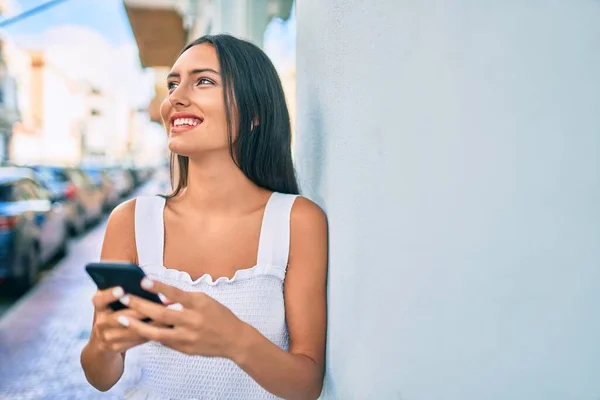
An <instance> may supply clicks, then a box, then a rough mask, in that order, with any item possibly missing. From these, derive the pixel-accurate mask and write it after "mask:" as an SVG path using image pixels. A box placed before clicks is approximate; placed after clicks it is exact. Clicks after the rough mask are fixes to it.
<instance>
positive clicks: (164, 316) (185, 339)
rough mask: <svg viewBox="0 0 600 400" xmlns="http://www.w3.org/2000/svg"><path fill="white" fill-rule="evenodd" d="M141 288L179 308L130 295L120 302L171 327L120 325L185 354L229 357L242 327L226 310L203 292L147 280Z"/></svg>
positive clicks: (124, 321) (125, 322)
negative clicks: (160, 295) (187, 290)
mask: <svg viewBox="0 0 600 400" xmlns="http://www.w3.org/2000/svg"><path fill="white" fill-rule="evenodd" d="M142 287H143V288H144V289H145V290H147V291H149V292H152V293H157V294H158V293H161V294H163V295H164V296H166V297H167V299H168V300H169V302H171V303H175V304H176V305H177V304H179V305H181V307H171V308H167V307H166V306H164V305H160V304H156V303H153V302H151V301H148V300H145V299H142V298H140V297H137V296H133V295H126V296H124V297H122V298H121V302H122V303H123V304H125V305H126V306H127V307H129V308H131V309H133V310H136V311H138V312H140V313H141V314H143V315H145V316H147V317H148V318H150V319H152V320H153V321H156V322H158V323H160V324H161V325H166V326H171V327H169V328H167V327H157V326H153V325H150V324H147V323H145V322H142V321H139V320H136V319H131V318H130V319H127V318H121V319H120V320H119V322H120V323H121V324H122V325H124V326H127V327H128V328H129V329H131V330H134V331H135V332H136V333H137V334H139V335H140V336H141V337H144V338H146V339H148V340H151V341H155V342H158V343H161V344H162V345H164V346H167V347H170V348H172V349H174V350H178V351H180V352H182V353H185V354H190V355H202V356H207V357H225V358H231V356H232V355H233V352H234V351H235V350H234V348H235V344H236V341H237V340H238V339H239V337H240V334H241V331H242V330H243V327H244V325H245V324H244V323H243V322H242V321H241V320H240V319H239V318H238V317H236V316H235V315H234V314H233V312H231V310H230V309H229V308H227V307H225V306H224V305H223V304H221V303H219V302H218V301H216V300H215V299H213V298H212V297H210V296H208V295H206V294H204V293H199V292H186V291H183V290H181V289H178V288H175V287H173V286H169V285H166V284H164V283H162V282H158V281H154V280H150V279H148V278H145V279H144V280H143V281H142Z"/></svg>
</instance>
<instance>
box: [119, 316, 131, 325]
mask: <svg viewBox="0 0 600 400" xmlns="http://www.w3.org/2000/svg"><path fill="white" fill-rule="evenodd" d="M117 321H119V323H120V324H121V325H123V326H129V319H127V317H126V316H124V315H121V316H120V317H119V318H117Z"/></svg>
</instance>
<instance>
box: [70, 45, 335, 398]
mask: <svg viewBox="0 0 600 400" xmlns="http://www.w3.org/2000/svg"><path fill="white" fill-rule="evenodd" d="M166 84H167V85H168V91H169V96H168V98H167V99H166V100H165V101H164V102H163V104H162V106H161V117H162V119H163V122H164V125H165V128H166V130H167V133H168V138H169V148H170V150H171V151H172V152H173V154H174V156H173V157H174V158H173V160H172V171H173V170H175V167H177V168H178V169H177V171H178V174H177V175H178V176H177V177H176V178H177V179H176V180H177V182H176V184H174V187H175V189H174V191H173V193H171V194H169V195H168V196H164V197H163V196H152V197H140V198H137V199H135V200H133V201H128V202H126V203H123V204H122V205H120V206H119V207H117V208H116V209H115V210H114V211H113V213H112V214H111V216H110V218H109V222H108V226H107V230H106V235H105V240H104V245H103V249H102V260H107V261H108V260H112V261H115V260H117V261H124V262H129V263H136V264H138V265H139V266H140V267H141V268H142V269H143V270H144V272H145V273H146V275H147V277H148V279H145V280H144V281H143V282H142V283H141V284H142V286H143V287H144V288H145V289H146V290H148V291H151V292H155V293H160V294H162V295H164V296H166V299H165V303H164V304H154V303H150V302H148V301H145V300H143V299H141V298H139V297H136V296H134V295H131V294H127V293H125V292H124V291H123V289H122V288H120V287H117V288H111V289H108V290H104V291H100V292H98V294H97V295H96V296H95V297H94V304H95V317H94V326H93V330H92V335H91V338H90V340H89V342H88V344H87V345H86V347H85V349H84V350H83V352H82V365H83V368H84V371H85V373H86V376H87V378H88V380H89V381H90V383H92V385H94V386H95V387H96V388H98V389H100V390H107V389H109V388H111V387H112V386H113V385H114V384H115V383H116V382H117V381H118V380H119V379H120V376H121V374H122V372H123V368H124V355H125V353H126V351H127V350H128V349H130V348H132V347H134V346H138V345H142V347H143V349H144V352H143V355H142V359H141V362H142V368H143V377H142V380H141V382H140V383H139V384H138V385H137V386H136V387H134V388H131V389H130V390H129V391H128V392H127V394H126V398H128V399H170V398H178V399H192V398H195V399H197V398H201V399H272V398H277V397H283V398H288V399H296V398H297V399H315V398H317V397H318V396H319V394H320V392H321V387H322V382H323V373H324V351H325V331H326V318H325V310H326V304H325V303H326V293H325V292H326V290H325V278H326V268H327V224H326V218H325V215H324V214H323V212H322V211H321V209H320V208H319V207H318V206H317V205H316V204H314V203H313V202H311V201H310V200H308V199H306V198H303V197H300V196H299V195H298V185H297V183H296V178H295V173H294V168H293V165H292V158H291V145H290V141H291V132H290V120H289V113H288V110H287V107H286V103H285V98H284V94H283V90H282V88H281V83H280V81H279V77H278V76H277V73H276V71H275V68H274V67H273V64H272V63H271V61H270V60H269V59H268V57H267V56H266V55H265V54H264V53H263V52H262V51H261V50H260V49H259V48H257V47H256V46H254V45H252V44H250V43H248V42H245V41H242V40H239V39H236V38H234V37H231V36H228V35H218V36H206V37H203V38H200V39H198V40H197V41H195V42H193V43H192V44H190V45H189V46H188V47H186V48H185V49H184V51H183V52H182V53H181V55H180V56H179V58H178V59H177V61H176V62H175V64H174V65H173V68H172V70H171V73H170V74H169V77H168V80H167V82H166ZM115 299H119V300H120V301H121V302H122V303H123V304H125V305H127V306H128V309H126V310H122V311H112V310H111V309H110V308H109V307H108V304H110V303H111V302H113V301H114V300H115ZM147 318H150V319H151V320H152V321H153V322H152V323H146V322H143V320H145V319H147Z"/></svg>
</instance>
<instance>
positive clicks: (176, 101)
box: [169, 86, 190, 107]
mask: <svg viewBox="0 0 600 400" xmlns="http://www.w3.org/2000/svg"><path fill="white" fill-rule="evenodd" d="M169 102H170V103H171V105H172V106H173V107H187V106H189V105H190V99H189V97H188V96H187V94H186V93H185V90H182V88H181V86H180V87H178V88H177V89H175V90H174V91H173V92H172V93H171V95H170V96H169Z"/></svg>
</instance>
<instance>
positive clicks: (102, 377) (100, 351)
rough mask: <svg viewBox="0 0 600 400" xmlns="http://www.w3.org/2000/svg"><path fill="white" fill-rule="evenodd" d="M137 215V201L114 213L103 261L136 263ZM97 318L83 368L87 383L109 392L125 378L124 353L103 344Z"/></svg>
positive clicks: (83, 353) (82, 356) (120, 206)
mask: <svg viewBox="0 0 600 400" xmlns="http://www.w3.org/2000/svg"><path fill="white" fill-rule="evenodd" d="M134 213H135V200H129V201H127V202H125V203H123V204H121V205H119V206H118V207H116V208H115V209H114V210H113V211H112V213H111V214H110V217H109V218H108V223H107V226H106V233H105V235H104V242H103V244H102V253H101V256H100V259H101V260H102V261H116V262H132V263H136V262H137V251H136V246H135V235H134V233H133V232H134V224H135V223H134ZM97 296H98V295H97ZM113 301H114V300H113ZM97 318H98V315H97V313H96V312H94V319H93V322H92V326H93V328H92V334H91V335H90V339H89V341H88V343H87V344H86V345H85V347H84V348H83V351H82V352H81V366H82V367H83V371H84V373H85V376H86V378H87V380H88V382H90V384H92V386H94V387H95V388H96V389H98V390H101V391H106V390H108V389H110V388H111V387H113V386H114V385H115V384H116V383H117V382H118V381H119V379H121V376H122V375H123V367H124V359H125V352H123V353H121V352H115V351H111V350H108V349H106V348H105V347H104V346H103V345H102V344H101V342H102V340H101V339H100V337H99V336H100V335H101V334H100V333H99V332H98V330H97V329H95V325H96V321H97Z"/></svg>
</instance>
